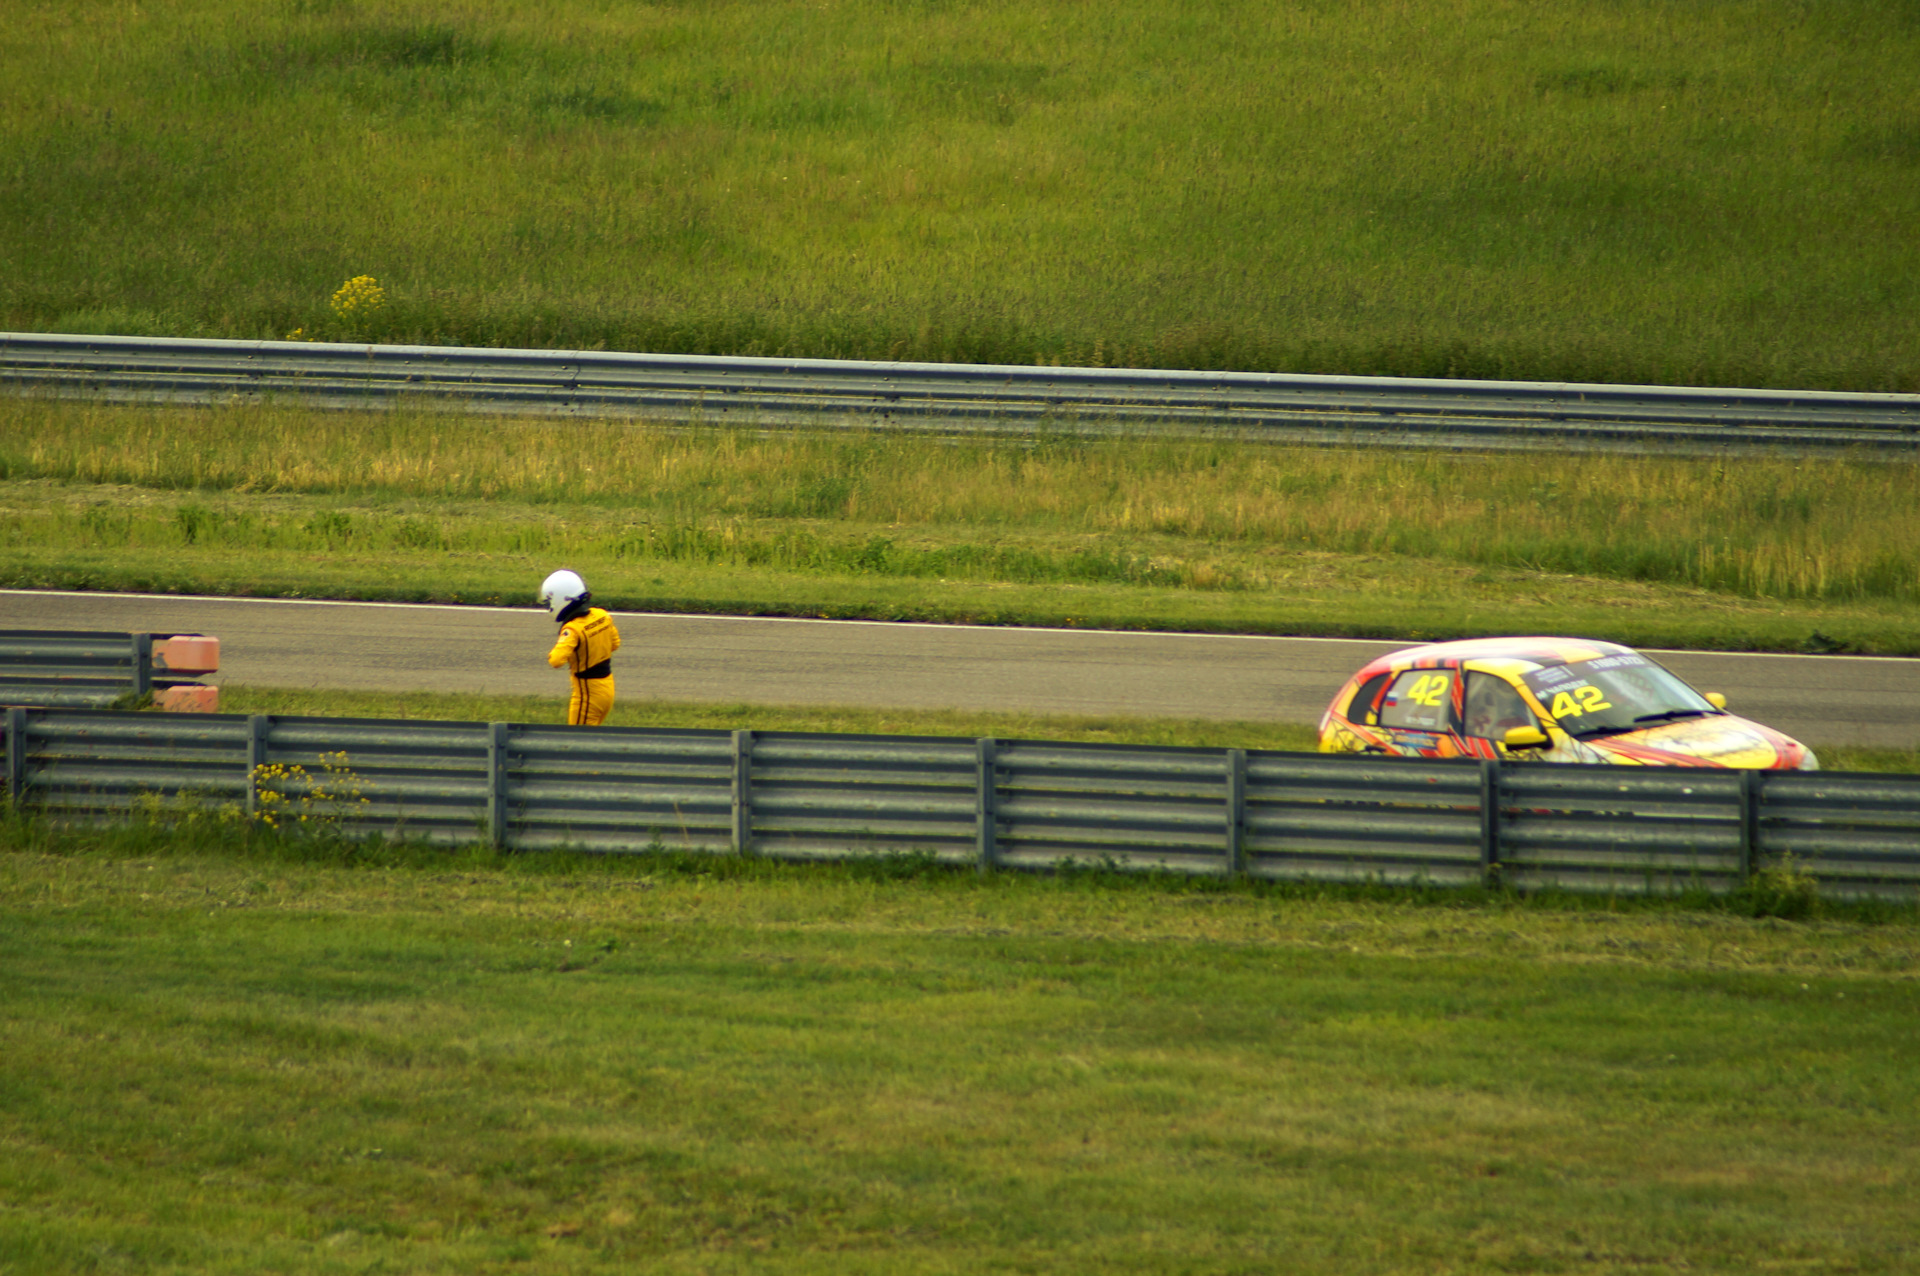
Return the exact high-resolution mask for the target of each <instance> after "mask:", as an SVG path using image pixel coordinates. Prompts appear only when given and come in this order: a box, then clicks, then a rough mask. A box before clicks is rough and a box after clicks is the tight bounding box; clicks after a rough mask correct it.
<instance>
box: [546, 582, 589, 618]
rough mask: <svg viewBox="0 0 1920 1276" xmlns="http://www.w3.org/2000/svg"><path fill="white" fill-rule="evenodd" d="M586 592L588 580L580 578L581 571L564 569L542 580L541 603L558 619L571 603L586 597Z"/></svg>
mask: <svg viewBox="0 0 1920 1276" xmlns="http://www.w3.org/2000/svg"><path fill="white" fill-rule="evenodd" d="M586 593H587V582H586V581H584V580H581V579H580V573H578V572H570V571H566V570H565V569H562V570H560V571H557V572H555V573H554V574H553V575H551V576H549V577H547V578H546V580H545V581H543V582H541V585H540V605H541V606H542V607H545V608H546V609H547V610H548V611H550V612H552V613H553V618H554V619H555V620H558V619H560V613H561V612H563V611H565V610H566V609H567V607H568V605H569V604H571V603H574V602H576V601H578V600H579V599H581V598H584V597H586Z"/></svg>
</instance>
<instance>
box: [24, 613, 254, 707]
mask: <svg viewBox="0 0 1920 1276" xmlns="http://www.w3.org/2000/svg"><path fill="white" fill-rule="evenodd" d="M219 667H220V640H219V639H218V638H212V637H209V636H207V635H205V634H175V635H172V636H167V635H164V634H137V633H120V632H118V631H117V630H86V629H78V630H61V629H0V705H40V706H61V707H70V708H90V709H103V708H108V707H111V706H114V705H119V704H133V703H137V702H139V701H142V700H145V699H146V698H147V697H148V696H151V697H153V705H154V707H155V708H158V709H162V710H168V711H172V712H181V713H210V712H212V711H213V710H214V709H215V708H217V707H218V706H219V702H220V691H219V689H218V688H217V687H211V686H206V685H203V684H202V683H200V682H198V681H197V679H198V678H199V677H200V675H202V674H208V673H212V672H214V671H215V670H217V669H218V668H219Z"/></svg>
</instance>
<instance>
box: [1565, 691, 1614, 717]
mask: <svg viewBox="0 0 1920 1276" xmlns="http://www.w3.org/2000/svg"><path fill="white" fill-rule="evenodd" d="M1611 708H1613V702H1612V701H1610V700H1608V699H1607V698H1606V696H1605V695H1604V694H1603V693H1602V692H1601V690H1600V688H1598V687H1595V686H1592V685H1588V686H1585V687H1575V688H1574V689H1573V690H1571V691H1562V692H1558V693H1556V694H1555V695H1554V697H1553V716H1554V717H1556V718H1578V717H1581V716H1582V715H1584V714H1589V713H1597V712H1599V711H1600V710H1602V709H1611Z"/></svg>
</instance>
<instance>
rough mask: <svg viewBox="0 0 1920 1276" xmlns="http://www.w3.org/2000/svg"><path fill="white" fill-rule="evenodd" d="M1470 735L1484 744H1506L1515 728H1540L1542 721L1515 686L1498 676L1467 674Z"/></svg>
mask: <svg viewBox="0 0 1920 1276" xmlns="http://www.w3.org/2000/svg"><path fill="white" fill-rule="evenodd" d="M1466 709H1467V734H1468V735H1470V736H1478V737H1479V738H1480V739H1482V740H1504V739H1506V738H1507V732H1508V731H1509V730H1510V729H1512V728H1514V727H1538V726H1539V725H1540V723H1539V720H1538V719H1536V718H1535V717H1534V716H1533V710H1531V709H1529V708H1527V702H1526V701H1525V700H1522V699H1521V698H1520V693H1519V692H1518V691H1516V690H1514V687H1513V684H1512V683H1510V682H1508V681H1507V680H1506V679H1505V678H1502V677H1500V676H1499V675H1497V674H1491V673H1479V672H1477V671H1469V672H1468V674H1467V703H1466Z"/></svg>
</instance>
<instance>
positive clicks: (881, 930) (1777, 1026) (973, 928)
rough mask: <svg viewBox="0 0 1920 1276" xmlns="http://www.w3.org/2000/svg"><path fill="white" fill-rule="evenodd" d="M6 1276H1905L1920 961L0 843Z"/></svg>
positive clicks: (1308, 906)
mask: <svg viewBox="0 0 1920 1276" xmlns="http://www.w3.org/2000/svg"><path fill="white" fill-rule="evenodd" d="M0 915H4V925H0V978H4V981H5V985H6V986H7V987H8V988H9V989H10V990H11V991H10V993H9V995H8V997H7V998H6V999H5V1000H4V1002H0V1020H3V1021H4V1024H5V1031H6V1039H7V1042H8V1047H7V1050H6V1051H5V1052H4V1054H3V1055H0V1085H3V1086H4V1087H5V1093H6V1095H7V1102H6V1103H5V1104H4V1105H0V1143H3V1144H4V1146H5V1147H6V1150H7V1155H6V1156H5V1157H4V1158H0V1189H3V1190H4V1198H5V1199H6V1201H7V1202H8V1206H7V1208H6V1210H4V1211H0V1261H3V1262H5V1263H6V1264H7V1265H9V1266H12V1267H15V1268H18V1269H20V1270H53V1269H59V1270H80V1269H85V1268H89V1267H100V1266H107V1265H110V1266H113V1267H115V1268H118V1269H121V1270H133V1271H143V1270H180V1269H191V1270H196V1271H207V1272H225V1271H235V1272H237V1271H257V1270H261V1269H263V1268H276V1267H278V1268H298V1269H301V1270H311V1271H334V1270H338V1271H349V1270H365V1269H367V1268H369V1267H374V1266H380V1267H385V1268H388V1269H397V1270H404V1271H419V1272H433V1271H461V1272H502V1271H509V1270H512V1271H522V1272H591V1271H616V1270H632V1269H633V1268H634V1267H636V1266H644V1267H645V1268H646V1269H648V1270H652V1271H664V1272H678V1271H686V1272H694V1271H699V1272H715V1271H720V1272H726V1271H743V1272H744V1271H763V1270H769V1271H770V1270H779V1271H784V1272H808V1271H833V1272H836V1273H842V1272H881V1271H885V1272H899V1271H930V1272H931V1271H952V1270H958V1269H966V1270H994V1269H999V1270H1046V1271H1053V1272H1078V1271H1088V1272H1092V1271H1099V1272H1109V1271H1128V1272H1172V1271H1182V1272H1189V1271H1217V1272H1254V1271H1269V1270H1272V1269H1273V1268H1274V1267H1275V1266H1276V1265H1284V1266H1286V1267H1287V1268H1288V1269H1289V1270H1295V1271H1309V1272H1311V1271H1329V1272H1331V1271H1340V1272H1388V1271H1404V1270H1407V1269H1409V1268H1421V1269H1427V1268H1440V1269H1456V1270H1460V1269H1473V1270H1485V1269H1488V1268H1519V1269H1530V1270H1551V1269H1556V1268H1564V1267H1573V1266H1577V1267H1579V1268H1580V1269H1581V1270H1587V1271H1596V1272H1610V1271H1621V1272H1624V1271H1630V1270H1631V1271H1647V1270H1670V1271H1678V1270H1683V1269H1686V1270H1729V1271H1731V1270H1752V1269H1754V1268H1756V1267H1762V1266H1765V1265H1767V1264H1770V1263H1778V1262H1781V1261H1791V1262H1792V1263H1793V1264H1794V1265H1796V1266H1798V1267H1802V1268H1806V1269H1810V1270H1835V1271H1838V1270H1847V1271H1856V1272H1881V1271H1885V1272H1893V1271H1900V1270H1904V1269H1905V1268H1906V1267H1908V1266H1909V1265H1910V1264H1911V1261H1912V1259H1913V1256H1914V1251H1913V1240H1912V1236H1911V1231H1910V1228H1909V1227H1908V1226H1907V1223H1908V1221H1909V1216H1910V1209H1909V1203H1910V1201H1911V1197H1912V1190H1913V1184H1914V1179H1915V1175H1916V1171H1920V1159H1917V1158H1920V1154H1917V1153H1916V1148H1920V1127H1917V1126H1916V1116H1915V1114H1916V1113H1920V1092H1917V1091H1916V1087H1920V1080H1917V1079H1916V1077H1915V1075H1914V1072H1913V1069H1912V1068H1911V1066H1910V1062H1911V1043H1912V1025H1913V1023H1914V1022H1915V1018H1916V1014H1920V1000H1917V998H1920V993H1917V992H1916V989H1920V984H1917V983H1916V981H1915V974H1916V973H1920V923H1916V921H1915V919H1914V918H1913V917H1911V916H1910V915H1908V914H1907V913H1904V912H1900V913H1895V912H1887V913H1883V914H1882V915H1879V916H1877V917H1868V916H1865V915H1857V914H1844V915H1842V914H1835V915H1829V916H1824V917H1816V918H1814V919H1811V920H1807V921H1800V922H1784V921H1781V920H1779V919H1777V918H1753V917H1745V916H1740V915H1738V913H1737V912H1736V911H1734V910H1732V909H1728V908H1706V909H1702V908H1697V907H1690V906H1688V907H1675V906H1674V905H1673V904H1672V903H1662V902H1659V901H1654V902H1649V903H1645V904H1628V903H1625V902H1623V901H1607V900H1589V901H1577V902H1576V901H1553V900H1546V899H1542V900H1532V901H1529V900H1521V899H1515V898H1509V897H1500V896H1484V895H1481V896H1464V895H1449V896H1445V897H1441V896H1435V897H1431V898H1428V899H1427V900H1426V901H1425V903H1424V904H1423V903H1422V899H1421V897H1420V896H1419V895H1418V893H1408V892H1391V893H1384V894H1376V895H1374V896H1372V897H1369V896H1368V894H1367V893H1366V892H1364V891H1344V892H1343V891H1316V890H1300V889H1295V890H1285V889H1275V888H1243V889H1223V888H1219V887H1208V886H1201V885H1198V884H1181V883H1173V882H1165V881H1157V880H1152V879H1149V880H1139V881H1126V880H1114V879H1109V878H1101V877H1097V876H1075V875H1068V876H1064V877H1058V878H1037V877H1016V876H1010V875H1002V876H1000V877H996V878H994V879H989V880H985V881H982V880H980V879H977V878H975V877H973V876H972V875H969V874H964V873H949V872H943V871H936V870H928V869H926V868H925V867H924V866H920V867H916V866H914V865H901V864H892V863H878V864H873V865H866V866H860V865H853V866H839V867H830V866H779V865H769V864H764V863H746V862H739V861H732V860H728V859H716V860H708V861H704V862H691V861H684V860H674V859H670V858H658V859H656V858H652V857H637V858H631V859H616V860H582V859H577V858H574V857H567V856H541V857H529V858H522V859H512V860H506V861H502V860H498V859H495V858H493V857H491V856H483V855H471V856H464V857H463V856H462V855H460V854H448V853H446V852H439V853H434V854H432V855H426V854H418V855H416V854H413V853H408V852H404V851H403V850H402V851H396V852H394V853H391V854H385V855H360V856H358V857H356V856H354V855H352V854H349V853H347V851H346V850H345V848H329V847H327V846H326V845H324V844H321V843H311V844H308V845H307V847H306V849H305V850H302V849H300V848H299V847H298V846H293V845H291V844H288V843H283V842H277V841H273V840H268V841H261V840H251V841H249V840H248V839H247V838H246V836H245V835H244V833H241V832H236V831H234V830H228V831H227V832H225V833H221V832H219V831H217V830H206V831H203V832H201V833H199V834H182V833H181V832H179V831H175V832H171V833H169V832H167V831H165V830H159V829H144V830H143V829H123V830H118V831H104V832H97V833H86V832H75V833H62V832H60V831H58V830H48V829H45V828H44V827H39V826H29V825H24V824H21V823H19V822H17V821H15V822H10V823H8V824H7V825H6V826H5V828H4V829H0Z"/></svg>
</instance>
